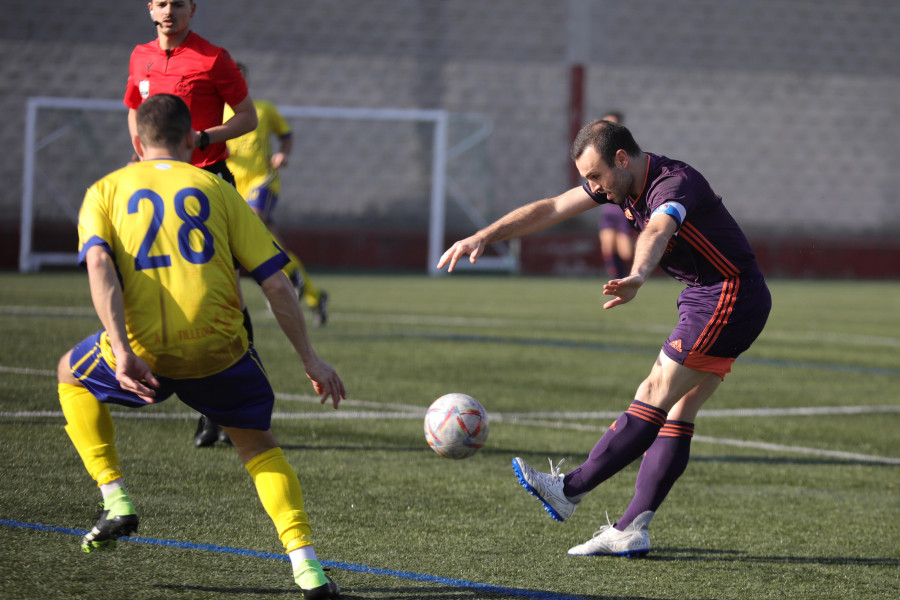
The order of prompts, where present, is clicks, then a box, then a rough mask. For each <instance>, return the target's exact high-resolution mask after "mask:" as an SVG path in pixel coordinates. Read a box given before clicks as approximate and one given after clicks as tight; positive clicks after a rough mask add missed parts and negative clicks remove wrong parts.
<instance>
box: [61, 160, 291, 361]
mask: <svg viewBox="0 0 900 600" xmlns="http://www.w3.org/2000/svg"><path fill="white" fill-rule="evenodd" d="M95 245H100V246H102V247H103V248H104V249H105V250H106V251H107V252H108V253H109V254H110V255H111V256H112V258H113V261H114V262H115V265H116V269H117V271H118V274H119V279H120V282H121V284H122V291H123V294H124V302H125V320H126V327H127V331H128V341H129V342H130V343H131V347H132V348H133V349H134V351H135V353H136V354H137V355H138V356H140V357H141V358H143V359H144V360H145V361H146V362H147V363H148V364H149V365H150V368H151V369H152V370H153V372H154V373H155V374H157V375H161V376H164V377H170V378H173V379H184V378H194V377H205V376H208V375H212V374H214V373H218V372H220V371H222V370H224V369H227V368H228V367H230V366H231V365H232V364H234V363H235V362H236V361H237V360H238V359H239V358H241V357H242V356H243V355H244V354H245V353H246V351H247V348H248V341H247V333H246V331H245V330H244V327H243V315H242V313H241V304H240V297H239V294H238V284H237V279H236V275H235V261H237V262H238V263H240V264H241V265H242V266H243V267H244V268H245V269H246V270H247V271H248V272H249V273H250V274H251V275H252V276H253V277H254V278H255V279H256V280H257V282H261V281H263V280H264V279H266V278H267V277H268V276H269V275H271V274H272V273H275V272H276V271H278V270H280V269H281V268H282V267H283V266H284V265H285V264H287V263H288V261H289V259H288V257H287V255H286V254H285V253H284V251H283V250H282V249H281V248H280V247H279V246H278V245H277V244H276V243H275V241H274V240H273V238H272V236H271V234H270V233H269V232H268V230H267V229H266V227H265V225H263V223H262V221H260V220H259V218H258V217H257V216H256V215H255V214H254V213H253V211H252V210H251V209H250V207H249V206H248V205H247V203H246V202H245V201H244V200H243V198H241V197H240V195H239V194H238V193H237V192H236V191H235V189H234V188H233V187H232V186H231V185H229V184H228V183H226V182H225V181H224V180H222V179H220V178H219V177H217V176H215V175H213V174H211V173H208V172H207V171H204V170H202V169H199V168H197V167H194V166H192V165H190V164H188V163H184V162H180V161H176V160H166V159H162V160H150V161H144V162H139V163H135V164H132V165H129V166H127V167H124V168H122V169H119V170H118V171H115V172H113V173H110V174H109V175H107V176H106V177H104V178H103V179H101V180H100V181H98V182H96V183H95V184H94V185H92V186H91V187H90V188H89V189H88V191H87V193H86V194H85V197H84V202H83V203H82V206H81V211H80V213H79V218H78V251H79V262H81V263H82V264H83V263H84V261H85V256H86V254H87V250H88V249H89V248H91V247H92V246H95ZM103 348H104V354H105V358H106V359H107V360H108V361H109V363H110V364H111V365H114V364H115V359H114V357H113V356H112V353H111V351H110V350H109V345H108V344H103Z"/></svg>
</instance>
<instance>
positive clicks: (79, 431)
mask: <svg viewBox="0 0 900 600" xmlns="http://www.w3.org/2000/svg"><path fill="white" fill-rule="evenodd" d="M57 390H58V391H59V404H60V406H62V409H63V414H64V415H65V417H66V433H68V434H69V439H71V440H72V443H73V444H74V445H75V449H76V450H77V451H78V455H79V456H80V457H81V461H82V462H83V463H84V466H85V468H86V469H87V471H88V473H89V474H90V476H91V477H92V478H93V479H94V481H96V482H97V485H98V486H101V485H103V484H104V483H109V482H110V481H113V480H115V479H118V478H120V477H122V472H121V471H120V470H119V455H118V454H117V453H116V430H115V427H114V426H113V421H112V416H110V414H109V407H107V406H106V405H105V404H103V403H101V402H99V401H98V400H97V399H96V398H94V396H93V395H92V394H91V393H90V392H89V391H87V390H86V389H85V388H83V387H81V386H79V385H71V384H69V383H60V384H59V385H58V386H57Z"/></svg>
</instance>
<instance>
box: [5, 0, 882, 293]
mask: <svg viewBox="0 0 900 600" xmlns="http://www.w3.org/2000/svg"><path fill="white" fill-rule="evenodd" d="M575 10H579V11H586V12H584V13H583V14H584V16H586V20H587V21H589V22H590V23H591V27H590V28H588V32H589V37H588V38H587V39H581V40H579V42H580V44H579V47H580V48H582V49H583V52H584V56H585V58H584V59H583V61H582V62H583V74H584V94H583V97H582V98H581V100H582V103H583V109H584V114H585V118H591V117H593V116H597V115H599V114H601V113H602V112H604V111H606V110H608V109H620V110H623V111H625V113H626V124H627V125H629V127H630V128H631V129H632V130H633V131H634V133H635V136H636V138H637V139H638V140H639V141H640V143H641V144H642V146H643V147H644V149H646V150H648V151H651V152H657V153H661V154H666V155H669V156H672V157H675V158H680V159H682V160H686V161H688V162H690V163H692V164H693V165H694V166H696V167H698V168H699V169H700V170H701V171H702V172H703V173H704V174H705V175H706V176H707V177H708V179H709V180H710V181H711V182H712V184H713V187H714V189H716V191H717V192H718V193H720V194H721V195H722V196H723V197H724V198H725V201H726V205H727V206H728V207H729V210H730V211H731V212H732V213H733V214H734V215H735V217H736V218H737V219H738V220H739V222H741V224H742V225H743V226H744V227H745V229H746V230H747V232H748V234H749V235H750V237H751V238H752V239H753V240H754V245H755V246H756V248H757V252H758V253H759V254H760V257H761V259H762V260H767V261H769V262H770V263H771V264H772V265H773V269H775V272H778V273H784V274H796V273H799V274H806V275H809V276H839V277H846V276H854V275H856V276H863V277H871V276H879V277H895V276H896V265H897V264H898V263H900V260H898V256H897V250H896V244H897V239H898V238H900V193H898V191H897V186H896V185H895V184H894V180H895V174H894V167H893V163H894V160H895V157H896V156H897V155H898V145H900V141H898V140H900V36H898V35H897V31H898V29H900V3H897V2H895V1H894V0H867V2H848V1H846V0H821V1H819V2H784V1H783V0H757V1H756V2H743V1H741V0H685V1H684V2H679V3H671V2H666V1H665V0H646V1H645V2H642V3H637V4H635V3H619V2H613V1H612V0H596V1H593V2H592V1H590V0H570V1H566V2H548V1H546V0H492V1H491V2H482V1H479V0H308V1H304V2H299V3H298V2H292V1H289V0H259V1H258V2H255V3H253V9H252V10H249V11H248V10H247V3H246V2H242V1H240V0H217V1H216V3H215V4H214V5H213V4H206V3H199V4H198V9H197V16H196V17H195V21H194V25H195V27H194V28H195V30H196V31H197V32H198V33H200V34H201V35H203V36H204V37H207V38H208V39H210V40H212V41H213V42H215V43H217V44H220V45H222V46H225V47H227V48H228V49H229V50H230V51H231V53H232V54H233V55H234V56H235V57H236V58H238V59H240V60H242V61H243V62H246V63H248V65H249V66H250V69H251V72H250V84H251V91H252V93H253V95H254V96H255V97H258V98H264V99H268V100H272V101H274V102H276V103H278V104H283V105H319V106H337V107H374V108H427V109H443V110H448V111H452V112H459V113H478V114H482V115H485V116H486V117H488V118H489V119H490V120H491V122H492V123H493V132H492V135H491V137H490V138H489V139H488V141H487V142H486V143H485V147H484V148H482V149H480V155H479V156H480V158H481V161H482V163H483V165H484V170H485V171H486V172H487V173H488V174H487V175H485V174H484V173H481V174H480V175H479V178H480V179H478V180H477V181H474V182H473V185H472V188H473V189H476V190H478V193H479V194H480V195H481V196H484V198H480V200H482V201H483V203H484V204H485V205H488V206H490V208H491V211H492V213H491V214H489V215H488V216H497V215H499V214H502V213H503V212H506V211H507V210H510V209H511V208H513V207H515V206H518V205H520V204H522V203H524V202H527V201H529V200H533V199H536V198H540V197H545V196H549V195H553V194H556V193H558V192H559V191H561V190H562V189H564V188H565V187H566V186H567V185H568V183H569V179H568V177H569V174H570V172H571V171H570V165H569V161H568V158H567V154H568V145H569V141H570V137H571V132H570V123H569V120H568V116H569V114H568V113H569V109H570V107H571V94H572V93H573V92H572V90H571V85H570V75H571V68H572V60H573V42H572V38H571V35H572V31H573V30H572V25H571V24H572V21H573V19H572V16H573V14H574V13H573V11H575ZM85 31H97V32H102V36H101V35H95V36H85V35H84V32H85ZM153 36H154V31H153V28H152V25H151V24H150V23H149V21H148V19H147V16H146V5H145V3H143V2H116V3H106V4H105V5H104V9H103V10H102V11H91V10H85V9H84V5H83V3H76V2H74V1H72V0H33V1H31V2H29V3H25V4H23V5H21V6H18V7H17V11H16V17H15V18H14V19H12V18H11V19H5V20H3V21H2V22H0V51H3V52H4V55H5V56H7V57H15V58H14V59H8V60H5V61H3V62H2V63H0V91H2V93H0V110H2V111H3V114H4V115H6V116H7V118H6V119H4V120H3V122H2V123H0V142H2V143H3V147H4V149H5V157H4V160H3V161H0V177H2V179H3V181H4V182H6V183H7V185H6V186H4V188H3V190H2V191H0V227H2V231H3V232H4V233H5V234H6V235H4V241H3V243H2V246H0V248H2V252H3V255H2V257H0V265H2V266H3V267H11V266H14V265H15V264H16V262H17V260H16V256H15V254H16V253H17V248H18V245H17V242H16V243H10V242H12V241H14V239H16V238H17V228H18V222H19V217H20V215H19V206H20V201H21V194H22V183H21V182H22V173H21V170H22V163H23V158H22V132H23V129H24V123H23V120H24V106H25V100H26V98H28V97H29V96H38V95H40V96H73V97H89V98H100V99H111V98H113V99H114V98H120V97H121V95H122V91H123V87H124V79H125V74H126V70H127V61H128V55H129V54H130V51H131V49H132V47H133V46H134V45H135V44H136V43H141V42H145V41H149V40H150V39H152V38H153ZM86 40H88V41H86ZM311 131H312V130H311ZM304 134H306V136H304ZM98 137H99V139H101V140H109V141H110V143H112V142H115V143H120V144H124V145H125V147H126V148H127V133H126V128H125V123H124V117H123V118H122V122H121V127H112V128H110V130H109V131H104V132H100V135H99V136H98ZM297 138H298V140H299V143H298V146H297V147H298V149H299V150H300V151H301V152H299V153H298V154H297V156H296V157H295V159H294V161H293V164H292V166H291V167H290V168H289V169H288V170H287V171H286V172H285V173H284V186H283V198H282V202H281V204H280V206H279V208H278V214H277V218H278V220H279V224H280V225H281V226H282V227H283V228H284V229H286V230H291V231H295V232H297V237H296V239H297V240H301V241H298V244H306V243H313V241H314V240H318V239H327V237H328V236H323V235H320V234H319V232H322V231H331V232H333V231H346V232H348V233H347V236H348V237H347V239H348V240H353V239H356V238H359V239H366V240H369V241H367V242H366V244H370V245H371V244H376V245H377V247H378V248H379V249H380V252H375V253H374V254H371V253H365V256H367V257H371V256H373V255H374V256H382V257H383V259H384V261H385V262H384V264H379V265H377V266H378V267H380V268H385V269H391V268H406V267H405V266H406V265H407V264H409V263H410V262H411V261H410V260H409V259H407V258H403V259H402V260H400V259H394V258H391V257H394V256H395V253H394V252H393V251H392V248H393V247H394V246H395V245H396V244H397V242H398V240H409V248H414V247H416V246H415V245H414V243H413V241H412V240H414V239H416V238H418V237H419V236H421V237H422V238H423V239H424V236H425V233H426V231H427V199H426V198H424V197H417V196H415V195H413V196H410V197H385V196H384V195H382V196H379V194H378V193H377V187H378V185H379V184H378V182H379V180H378V179H375V178H373V179H372V181H373V182H375V183H374V184H373V187H375V188H376V190H375V192H374V193H372V194H370V195H368V196H365V197H361V195H360V194H358V193H357V192H358V189H359V187H360V181H358V180H356V179H355V178H354V177H352V176H348V172H347V169H346V165H344V164H338V163H337V162H336V161H333V160H329V159H327V158H323V157H327V156H330V155H332V154H333V152H334V150H333V149H331V150H329V151H327V152H326V150H328V147H329V146H337V147H338V149H340V147H341V146H344V145H347V144H348V143H349V142H348V140H347V138H346V137H343V136H337V137H335V136H332V135H329V134H328V133H327V132H325V133H320V132H318V131H314V132H312V133H310V132H307V131H305V130H298V132H297ZM373 146H374V149H373V148H366V151H367V152H368V153H375V152H377V151H378V149H379V148H380V147H382V146H381V145H380V144H378V143H377V142H376V143H375V144H374V145H373ZM123 154H124V152H123ZM405 156H409V157H410V158H408V159H407V165H406V166H404V167H401V168H396V169H394V168H392V171H391V176H395V177H407V178H409V179H411V180H415V179H416V178H421V170H422V165H427V160H428V157H424V156H423V157H421V160H417V158H416V156H415V154H409V155H405ZM126 159H127V157H125V156H123V157H122V161H121V162H117V161H110V164H109V165H108V170H112V169H114V168H117V167H118V166H120V165H121V164H122V163H124V161H125V160H126ZM416 163H421V164H416ZM407 167H408V168H407ZM72 172H73V173H74V174H76V175H77V173H78V172H79V169H78V167H77V165H76V166H75V167H74V168H73V169H72ZM87 183H89V182H87ZM85 185H86V184H85ZM420 187H421V186H420ZM51 212H52V211H51ZM59 212H60V211H56V213H59ZM55 216H56V215H54V214H50V215H48V216H47V217H44V218H42V219H41V220H40V221H39V223H38V231H37V232H36V233H37V234H38V235H39V237H41V238H42V239H51V238H52V239H53V240H58V243H60V244H64V245H67V247H66V248H65V249H67V250H68V249H72V246H68V244H69V242H66V241H65V240H66V239H69V240H72V239H73V236H74V228H73V225H72V223H71V222H70V221H66V220H58V219H56V218H54V217H55ZM448 226H449V227H450V229H452V230H454V231H461V232H466V231H470V230H471V229H472V225H471V224H470V223H469V222H468V221H467V220H466V219H465V216H464V215H463V214H461V212H460V211H458V210H454V209H453V208H452V207H450V210H449V211H448ZM66 231H68V232H70V233H69V234H66V233H61V232H66ZM354 232H355V233H354ZM385 232H391V233H390V234H385ZM595 233H596V222H595V220H594V219H593V218H584V219H579V220H578V221H577V222H575V223H573V224H571V226H570V227H568V228H567V229H565V230H563V231H562V232H560V233H558V234H557V233H556V232H554V233H550V234H548V235H547V236H541V238H540V239H541V240H545V239H546V240H548V241H547V244H546V246H547V247H549V248H555V249H556V251H557V252H559V253H560V257H559V258H558V259H557V260H551V259H552V257H551V258H547V257H544V258H540V257H541V256H544V254H545V251H544V250H537V249H536V250H535V254H536V256H534V257H532V255H531V254H529V252H530V250H529V247H530V244H529V243H526V244H523V249H522V257H523V263H524V264H523V271H525V272H529V271H531V270H532V269H534V270H535V271H537V272H544V271H547V272H560V271H563V272H564V271H566V270H571V269H575V270H576V271H577V269H578V268H580V267H578V266H577V265H578V264H581V263H582V262H583V263H584V264H585V265H588V266H590V265H592V264H594V263H593V262H592V260H594V261H596V260H599V259H592V256H593V255H594V254H596V252H593V253H592V252H591V251H590V250H588V249H587V248H588V243H589V242H593V239H594V234H595ZM557 235H559V236H560V237H563V238H571V240H572V241H571V244H569V245H568V246H567V245H566V244H560V243H557V242H551V241H550V240H553V239H555V236H557ZM354 236H356V237H354ZM302 240H305V241H302ZM54 243H57V242H54ZM322 243H323V244H324V242H322ZM348 243H350V242H348ZM537 245H538V246H541V244H537ZM313 246H314V247H315V248H318V247H319V243H318V242H315V243H313ZM570 246H571V247H570ZM567 248H568V249H567ZM582 248H583V249H584V250H583V251H582V250H581V249H582ZM303 250H304V251H308V252H309V253H310V254H309V256H304V258H305V259H306V260H307V262H309V264H310V266H311V267H312V268H315V267H317V266H322V267H328V268H332V267H335V268H337V265H336V264H333V263H335V261H336V259H335V258H334V257H335V256H345V255H347V254H349V255H351V256H352V254H353V253H348V252H345V251H344V250H342V249H339V248H331V249H329V250H327V251H324V250H323V251H322V252H321V253H320V252H318V251H317V250H315V251H314V250H306V249H305V247H304V248H303ZM421 255H422V257H423V258H422V260H424V257H425V256H426V254H425V253H424V251H423V252H422V253H421ZM569 255H572V256H573V257H575V258H573V259H572V260H571V261H569V260H568V259H565V258H563V257H565V256H569ZM356 256H357V260H359V257H360V256H362V254H357V255H356ZM347 260H349V258H348V257H346V256H345V258H344V259H342V260H341V261H338V262H340V264H342V265H344V264H345V263H346V261H347ZM532 260H533V261H535V262H534V263H533V264H532V262H531V261H532ZM391 261H393V262H395V263H396V264H392V263H391ZM412 262H414V263H415V264H417V265H418V264H419V263H418V262H417V261H412ZM569 262H571V264H572V265H575V266H569V267H566V266H563V267H560V266H559V265H560V264H563V265H565V264H568V263H569ZM364 264H365V265H368V264H369V263H364ZM364 264H363V263H359V264H355V265H354V264H346V267H347V268H364ZM542 265H543V266H542ZM554 265H556V266H554ZM879 265H883V266H879ZM374 266H376V265H372V266H371V267H372V268H374ZM416 268H418V267H416ZM585 268H587V267H585ZM873 272H874V274H873Z"/></svg>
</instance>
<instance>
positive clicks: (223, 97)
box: [125, 32, 247, 167]
mask: <svg viewBox="0 0 900 600" xmlns="http://www.w3.org/2000/svg"><path fill="white" fill-rule="evenodd" d="M154 94H175V95H176V96H179V97H180V98H181V99H182V100H184V101H185V103H186V104H187V105H188V108H189V109H190V110H191V126H192V127H193V128H194V130H196V131H203V130H205V129H209V128H210V127H215V126H216V125H221V124H222V113H223V111H224V109H225V104H228V105H229V106H235V105H236V104H239V103H240V102H242V101H243V100H244V99H245V98H246V97H247V82H246V81H244V76H243V75H241V71H240V69H238V67H237V65H236V64H235V62H234V60H232V58H231V55H229V54H228V51H227V50H225V49H224V48H219V47H218V46H214V45H212V44H210V43H209V42H208V41H206V40H205V39H203V38H202V37H200V36H199V35H197V34H196V33H194V32H190V33H188V36H187V37H186V38H185V40H184V41H183V42H182V43H181V44H180V45H179V46H178V47H177V48H174V49H172V50H169V51H166V50H163V49H161V48H160V47H159V41H158V40H154V41H152V42H150V43H148V44H141V45H139V46H135V48H134V51H133V52H132V53H131V60H130V61H129V64H128V83H127V85H126V86H125V106H127V107H128V108H133V109H137V107H139V106H140V105H141V102H143V101H144V100H146V99H147V98H148V97H150V96H152V95H154ZM227 157H228V150H227V148H226V146H225V144H224V143H219V144H210V145H209V146H208V147H207V148H206V149H205V150H203V151H200V150H194V154H193V155H191V164H193V165H195V166H198V167H204V166H206V165H211V164H213V163H215V162H219V161H220V160H225V159H226V158H227Z"/></svg>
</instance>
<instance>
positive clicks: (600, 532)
mask: <svg viewBox="0 0 900 600" xmlns="http://www.w3.org/2000/svg"><path fill="white" fill-rule="evenodd" d="M605 512H606V525H601V526H600V529H598V530H597V531H595V532H594V535H592V536H591V539H593V538H595V537H597V536H600V535H603V534H604V533H606V532H607V531H609V530H610V529H612V528H613V523H610V522H609V511H605Z"/></svg>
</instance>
